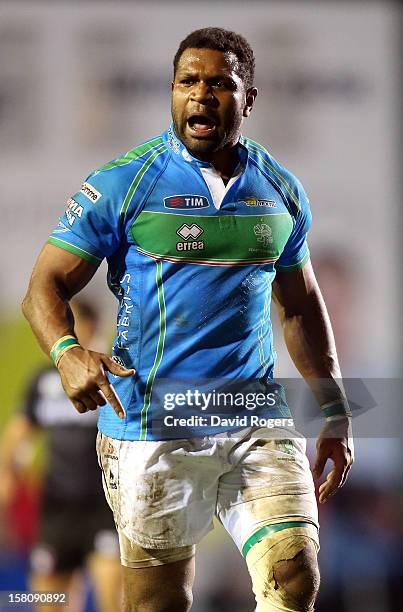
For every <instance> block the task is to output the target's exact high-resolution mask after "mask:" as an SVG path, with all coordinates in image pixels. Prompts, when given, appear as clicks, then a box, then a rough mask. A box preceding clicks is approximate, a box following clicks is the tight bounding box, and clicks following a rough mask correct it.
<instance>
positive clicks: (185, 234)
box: [176, 223, 204, 251]
mask: <svg viewBox="0 0 403 612" xmlns="http://www.w3.org/2000/svg"><path fill="white" fill-rule="evenodd" d="M203 231H204V230H203V228H201V227H199V226H198V225H196V223H192V225H188V224H187V223H183V224H182V225H181V226H180V227H179V228H178V229H177V230H176V233H177V234H178V236H180V237H181V238H183V239H184V240H186V241H187V242H177V243H176V250H177V251H201V250H203V249H204V242H203V240H196V239H197V238H198V237H199V236H201V235H202V233H203Z"/></svg>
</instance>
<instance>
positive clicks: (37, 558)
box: [0, 300, 121, 612]
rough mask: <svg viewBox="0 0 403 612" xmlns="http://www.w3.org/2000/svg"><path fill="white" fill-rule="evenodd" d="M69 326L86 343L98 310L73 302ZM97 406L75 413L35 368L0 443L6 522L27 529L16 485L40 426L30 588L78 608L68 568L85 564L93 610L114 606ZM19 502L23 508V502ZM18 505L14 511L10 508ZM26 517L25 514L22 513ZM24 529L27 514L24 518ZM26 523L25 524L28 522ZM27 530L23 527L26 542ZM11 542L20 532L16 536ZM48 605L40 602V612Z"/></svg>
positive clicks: (115, 566)
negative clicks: (41, 461)
mask: <svg viewBox="0 0 403 612" xmlns="http://www.w3.org/2000/svg"><path fill="white" fill-rule="evenodd" d="M73 311H74V317H75V331H76V334H77V337H78V338H79V339H80V341H81V342H82V343H83V344H84V345H85V346H88V345H89V344H91V341H94V336H95V332H96V329H97V320H98V315H97V312H96V311H95V310H94V308H93V306H92V305H91V304H90V303H87V302H84V301H82V300H80V301H78V300H77V301H76V302H75V303H74V304H73ZM96 421H97V413H96V412H88V413H85V414H83V415H80V414H79V413H78V412H76V411H75V409H74V407H73V405H72V404H71V403H70V401H69V400H68V398H67V397H66V395H65V393H64V390H63V388H62V385H61V382H60V377H59V374H58V372H57V370H56V369H55V368H53V367H51V366H48V367H45V368H42V369H41V370H40V371H39V372H38V373H37V374H36V376H34V378H33V379H32V381H31V384H30V386H29V388H28V390H27V392H26V395H25V401H24V403H23V406H22V408H21V409H20V410H19V411H18V413H17V414H15V415H14V417H13V418H12V419H11V421H10V422H9V423H8V425H7V427H6V429H5V432H4V435H3V439H2V442H1V447H0V473H1V475H2V477H1V480H0V506H1V507H2V509H3V512H4V513H5V514H6V515H7V511H5V510H6V509H7V508H8V515H9V516H10V522H11V526H12V525H16V526H17V529H18V531H19V532H21V530H22V531H24V530H25V532H27V529H26V527H25V526H24V525H25V523H24V522H22V521H21V517H23V516H27V515H28V514H29V512H30V511H31V510H32V508H34V507H35V506H34V505H33V502H32V496H31V497H30V496H29V495H27V494H25V498H24V499H21V495H22V493H21V491H24V490H28V491H30V490H32V487H31V488H29V487H28V489H24V488H23V487H21V486H19V484H20V483H21V480H22V478H23V474H24V471H25V469H26V465H27V463H29V462H30V460H31V458H32V452H31V451H32V449H33V445H34V442H35V439H36V438H37V435H38V434H39V433H40V432H41V431H45V432H46V434H47V442H48V444H47V446H48V459H47V462H46V463H47V465H46V469H45V474H44V484H43V494H42V499H41V506H42V507H41V512H40V527H39V535H38V539H37V541H36V543H35V546H34V547H33V548H32V551H31V554H30V589H32V590H39V591H54V592H68V593H69V606H70V608H71V609H74V610H75V611H76V610H77V611H78V610H82V609H84V602H83V601H80V599H82V595H83V588H82V587H83V584H82V582H80V580H78V579H77V572H76V570H82V569H83V568H84V567H86V568H87V569H88V571H89V574H90V577H91V581H92V586H93V590H94V595H95V599H96V603H97V608H98V610H99V611H100V612H114V611H117V610H119V609H120V590H121V585H120V561H119V556H118V552H119V545H118V541H117V534H116V531H115V526H114V522H113V517H112V513H111V511H110V509H109V507H108V506H107V503H106V501H105V497H104V493H103V491H102V482H101V472H100V469H99V467H98V464H97V458H96V452H95V437H96V432H97V428H96ZM24 502H25V508H24ZM27 504H29V505H27ZM18 508H20V509H23V510H24V509H25V510H28V513H27V512H21V511H20V513H19V515H18V516H15V512H16V511H17V509H18ZM25 522H26V521H25ZM28 524H29V525H30V530H31V532H32V522H30V521H28ZM28 531H29V530H28ZM31 536H32V534H31V533H28V534H27V533H26V534H25V543H29V540H30V537H31ZM19 543H20V544H21V543H24V542H21V538H19ZM53 609H56V608H55V607H52V606H43V605H42V606H40V610H41V612H46V610H53Z"/></svg>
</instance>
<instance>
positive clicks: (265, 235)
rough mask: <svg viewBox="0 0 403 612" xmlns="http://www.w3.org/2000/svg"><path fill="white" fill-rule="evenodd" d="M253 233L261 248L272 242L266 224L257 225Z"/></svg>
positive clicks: (269, 229) (270, 230) (270, 232)
mask: <svg viewBox="0 0 403 612" xmlns="http://www.w3.org/2000/svg"><path fill="white" fill-rule="evenodd" d="M253 231H254V233H255V236H256V238H257V241H258V242H261V243H262V244H263V246H268V245H269V244H270V243H271V242H273V238H272V229H271V227H270V225H267V223H258V224H257V225H255V226H254V228H253Z"/></svg>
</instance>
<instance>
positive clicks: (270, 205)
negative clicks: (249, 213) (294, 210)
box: [239, 198, 277, 208]
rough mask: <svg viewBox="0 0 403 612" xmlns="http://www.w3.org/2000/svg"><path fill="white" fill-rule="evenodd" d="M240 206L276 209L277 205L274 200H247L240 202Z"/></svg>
mask: <svg viewBox="0 0 403 612" xmlns="http://www.w3.org/2000/svg"><path fill="white" fill-rule="evenodd" d="M239 203H240V204H246V206H267V207H268V208H276V206H277V204H276V202H275V201H274V200H259V199H258V198H245V199H244V200H240V202H239Z"/></svg>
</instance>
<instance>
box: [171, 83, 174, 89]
mask: <svg viewBox="0 0 403 612" xmlns="http://www.w3.org/2000/svg"><path fill="white" fill-rule="evenodd" d="M173 90H174V82H173V81H171V91H173Z"/></svg>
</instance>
